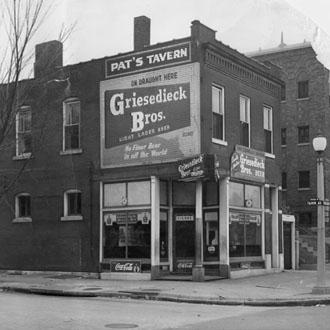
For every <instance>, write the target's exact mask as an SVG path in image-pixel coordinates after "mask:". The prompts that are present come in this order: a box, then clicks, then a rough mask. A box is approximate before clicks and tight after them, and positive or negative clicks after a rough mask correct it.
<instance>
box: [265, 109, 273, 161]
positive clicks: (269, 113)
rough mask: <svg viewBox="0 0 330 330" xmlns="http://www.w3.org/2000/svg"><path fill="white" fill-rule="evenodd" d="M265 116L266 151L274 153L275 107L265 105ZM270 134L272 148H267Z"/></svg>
mask: <svg viewBox="0 0 330 330" xmlns="http://www.w3.org/2000/svg"><path fill="white" fill-rule="evenodd" d="M263 116H264V142H265V153H266V154H271V155H273V154H274V129H273V108H272V107H271V106H268V105H264V106H263ZM268 134H270V150H269V151H268V150H267V147H268V144H267V135H268Z"/></svg>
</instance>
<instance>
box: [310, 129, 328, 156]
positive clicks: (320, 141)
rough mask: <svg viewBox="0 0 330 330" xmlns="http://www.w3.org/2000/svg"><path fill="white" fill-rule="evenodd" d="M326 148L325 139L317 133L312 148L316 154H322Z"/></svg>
mask: <svg viewBox="0 0 330 330" xmlns="http://www.w3.org/2000/svg"><path fill="white" fill-rule="evenodd" d="M326 147H327V139H326V138H325V137H324V136H322V134H321V132H320V131H319V132H318V133H317V135H316V136H315V138H314V139H313V148H314V150H315V151H316V152H317V153H322V152H323V151H324V150H325V149H326Z"/></svg>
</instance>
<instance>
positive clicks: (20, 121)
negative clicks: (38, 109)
mask: <svg viewBox="0 0 330 330" xmlns="http://www.w3.org/2000/svg"><path fill="white" fill-rule="evenodd" d="M31 152H32V136H31V108H30V107H22V108H20V109H19V110H18V112H17V115H16V156H23V157H24V156H27V157H28V156H30V155H31Z"/></svg>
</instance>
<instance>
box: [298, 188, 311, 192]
mask: <svg viewBox="0 0 330 330" xmlns="http://www.w3.org/2000/svg"><path fill="white" fill-rule="evenodd" d="M306 190H311V188H298V191H306Z"/></svg>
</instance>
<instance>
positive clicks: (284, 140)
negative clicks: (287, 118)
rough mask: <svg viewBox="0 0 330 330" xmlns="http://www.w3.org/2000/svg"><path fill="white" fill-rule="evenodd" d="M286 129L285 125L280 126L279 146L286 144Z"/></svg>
mask: <svg viewBox="0 0 330 330" xmlns="http://www.w3.org/2000/svg"><path fill="white" fill-rule="evenodd" d="M286 140H287V129H286V127H283V128H281V146H282V147H286V146H287V141H286Z"/></svg>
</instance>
